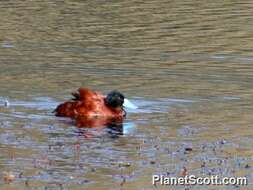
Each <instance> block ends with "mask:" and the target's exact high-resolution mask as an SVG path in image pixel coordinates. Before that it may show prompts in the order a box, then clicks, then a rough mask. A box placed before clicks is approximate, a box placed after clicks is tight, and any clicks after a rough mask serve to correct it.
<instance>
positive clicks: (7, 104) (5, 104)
mask: <svg viewBox="0 0 253 190" xmlns="http://www.w3.org/2000/svg"><path fill="white" fill-rule="evenodd" d="M4 106H5V107H7V108H8V107H9V106H10V102H9V101H8V100H5V101H4Z"/></svg>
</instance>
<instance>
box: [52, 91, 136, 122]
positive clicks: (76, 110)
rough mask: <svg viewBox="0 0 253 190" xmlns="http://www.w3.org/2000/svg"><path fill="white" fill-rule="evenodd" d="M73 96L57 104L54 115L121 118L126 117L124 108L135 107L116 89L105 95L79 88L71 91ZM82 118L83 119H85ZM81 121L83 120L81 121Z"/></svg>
mask: <svg viewBox="0 0 253 190" xmlns="http://www.w3.org/2000/svg"><path fill="white" fill-rule="evenodd" d="M72 96H73V98H72V99H71V100H68V101H66V102H63V103H62V104H60V105H58V106H57V107H56V109H55V110H54V113H55V115H56V116H59V117H69V118H82V117H85V118H86V119H85V120H87V118H89V121H90V119H92V118H99V117H103V118H106V119H104V120H106V121H107V120H108V119H109V120H110V119H122V118H124V117H126V111H125V108H130V109H137V106H135V105H134V104H133V103H131V102H130V101H129V100H128V99H126V98H125V96H124V95H123V94H122V93H121V92H119V91H118V90H113V91H111V92H109V93H108V94H107V95H106V96H105V95H103V94H102V93H100V92H96V91H92V90H90V89H88V88H79V89H78V90H77V92H74V93H72ZM85 120H83V121H85ZM81 123H83V122H81Z"/></svg>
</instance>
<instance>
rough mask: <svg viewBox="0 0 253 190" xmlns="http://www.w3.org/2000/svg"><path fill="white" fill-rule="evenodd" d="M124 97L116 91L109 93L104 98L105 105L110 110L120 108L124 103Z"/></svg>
mask: <svg viewBox="0 0 253 190" xmlns="http://www.w3.org/2000/svg"><path fill="white" fill-rule="evenodd" d="M124 98H125V97H124V95H123V94H121V93H120V92H119V91H117V90H113V91H111V92H110V93H109V94H107V96H106V98H105V103H106V105H108V106H110V107H112V108H122V107H123V103H124Z"/></svg>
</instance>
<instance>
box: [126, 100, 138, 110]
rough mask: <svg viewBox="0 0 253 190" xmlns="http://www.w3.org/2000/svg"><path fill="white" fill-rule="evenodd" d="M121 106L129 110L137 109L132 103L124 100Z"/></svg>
mask: <svg viewBox="0 0 253 190" xmlns="http://www.w3.org/2000/svg"><path fill="white" fill-rule="evenodd" d="M123 106H124V107H125V108H129V109H137V108H138V107H137V106H136V105H134V104H133V103H132V102H130V101H129V100H128V99H126V98H125V99H124V104H123Z"/></svg>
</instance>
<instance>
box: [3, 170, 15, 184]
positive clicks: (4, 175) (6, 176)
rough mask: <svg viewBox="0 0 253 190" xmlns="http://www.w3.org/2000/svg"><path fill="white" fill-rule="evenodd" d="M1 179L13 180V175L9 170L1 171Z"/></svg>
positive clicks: (7, 181) (9, 181) (8, 181)
mask: <svg viewBox="0 0 253 190" xmlns="http://www.w3.org/2000/svg"><path fill="white" fill-rule="evenodd" d="M3 180H4V182H6V183H11V182H13V181H14V180H15V175H14V174H12V173H10V172H4V173H3Z"/></svg>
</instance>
